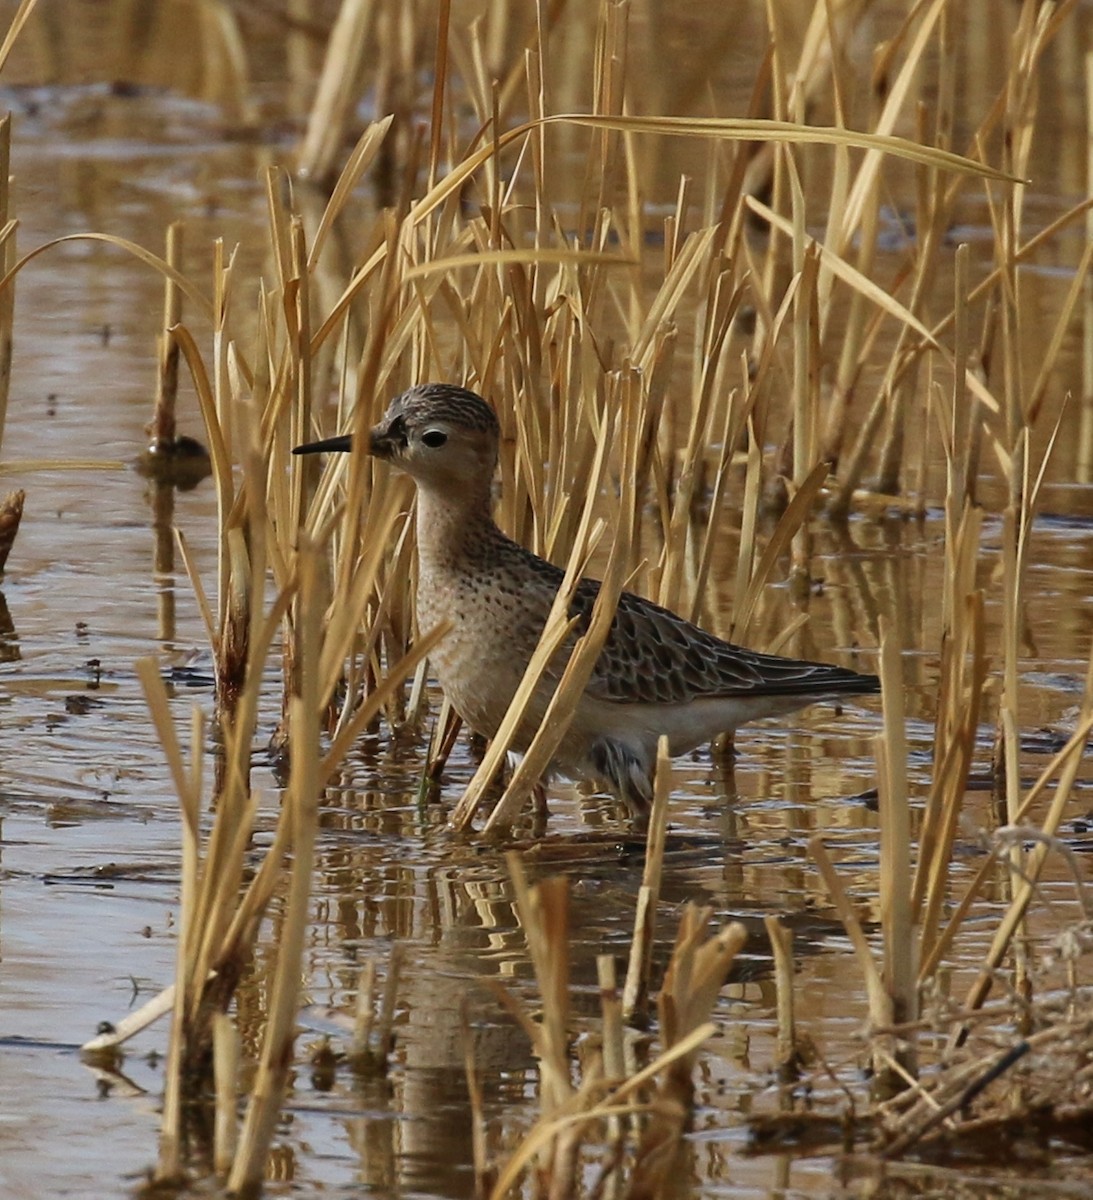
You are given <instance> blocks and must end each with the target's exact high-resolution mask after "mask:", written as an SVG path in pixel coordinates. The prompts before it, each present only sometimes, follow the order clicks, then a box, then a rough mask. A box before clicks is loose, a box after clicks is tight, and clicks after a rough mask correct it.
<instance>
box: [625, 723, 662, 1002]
mask: <svg viewBox="0 0 1093 1200" xmlns="http://www.w3.org/2000/svg"><path fill="white" fill-rule="evenodd" d="M671 784H672V760H671V758H670V757H669V753H668V739H667V738H666V737H661V738H659V739H658V741H657V762H656V773H655V775H654V777H653V806H652V811H651V812H650V814H649V830H648V833H647V835H646V841H645V866H644V869H643V871H642V877H641V888H640V889H639V891H638V903H637V907H636V909H635V912H634V934H633V937H632V938H631V939H630V958H629V963H628V965H627V968H626V985H625V987H624V988H623V994H622V1015H623V1019H624V1020H626V1021H632V1020H634V1018H635V1016H637V1015H638V1014H639V1013H641V1012H642V1011H643V1010H644V1008H645V1005H646V1001H647V998H648V992H649V971H650V968H651V966H652V962H653V938H654V937H655V935H656V910H657V904H658V903H659V901H660V878H661V872H662V870H663V867H664V843H665V838H666V836H667V830H668V797H669V795H670V794H671Z"/></svg>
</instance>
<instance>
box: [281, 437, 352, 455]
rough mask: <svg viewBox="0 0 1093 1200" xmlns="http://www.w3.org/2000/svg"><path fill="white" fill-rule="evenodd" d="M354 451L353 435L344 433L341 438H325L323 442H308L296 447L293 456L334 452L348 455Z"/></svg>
mask: <svg viewBox="0 0 1093 1200" xmlns="http://www.w3.org/2000/svg"><path fill="white" fill-rule="evenodd" d="M352 449H353V435H352V434H349V433H343V434H342V435H341V437H332V438H325V439H324V440H323V441H321V442H306V443H305V444H304V445H302V446H295V447H294V448H293V451H292V453H293V454H326V453H327V452H331V453H333V452H334V451H342V452H343V453H346V454H348V453H349V451H350V450H352Z"/></svg>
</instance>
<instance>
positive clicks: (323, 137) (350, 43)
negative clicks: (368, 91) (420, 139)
mask: <svg viewBox="0 0 1093 1200" xmlns="http://www.w3.org/2000/svg"><path fill="white" fill-rule="evenodd" d="M375 9H376V5H375V4H374V3H373V0H344V2H343V3H342V4H340V5H339V7H338V15H337V16H336V17H335V19H334V25H333V27H332V29H331V31H330V38H329V41H328V42H327V47H326V56H325V58H324V60H323V67H322V71H321V73H320V75H319V83H318V87H317V88H316V91H315V100H314V102H313V104H312V105H311V110H310V112H309V113H308V119H307V130H306V132H305V134H304V139H303V142H302V144H301V146H300V150H299V153H298V155H297V163H296V169H297V171H298V172H299V174H300V175H301V176H302V177H303V178H305V179H313V180H315V181H317V182H318V183H319V184H326V183H328V182H330V181H331V180H333V179H334V178H335V176H336V161H337V157H338V154H339V152H340V151H341V148H342V143H343V142H344V140H345V134H346V128H347V125H348V122H349V118H350V116H351V115H352V111H353V106H354V104H355V102H356V100H357V91H358V81H359V78H360V73H361V64H362V61H363V57H364V47H365V42H366V39H367V37H368V32H369V28H370V26H371V25H372V22H373V20H374V17H375Z"/></svg>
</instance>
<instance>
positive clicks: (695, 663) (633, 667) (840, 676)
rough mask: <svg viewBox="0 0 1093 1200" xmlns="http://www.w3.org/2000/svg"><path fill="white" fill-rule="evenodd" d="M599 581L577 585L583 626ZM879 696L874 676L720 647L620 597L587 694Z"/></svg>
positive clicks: (575, 612)
mask: <svg viewBox="0 0 1093 1200" xmlns="http://www.w3.org/2000/svg"><path fill="white" fill-rule="evenodd" d="M599 588H600V585H599V582H598V581H597V580H592V579H585V580H582V581H581V583H580V584H579V585H578V588H577V591H576V593H575V595H574V598H573V603H572V605H571V608H570V614H571V615H572V616H576V617H578V618H580V621H579V624H580V626H582V627H587V623H588V621H589V620H590V618H591V612H592V606H593V604H594V603H595V600H596V595H597V593H598V592H599ZM876 690H877V680H876V678H875V677H874V676H872V675H861V674H859V673H858V672H856V671H851V670H848V669H846V668H845V667H835V666H830V665H829V664H826V663H813V662H805V661H801V660H798V659H792V658H784V657H782V656H781V655H777V654H760V653H759V652H757V651H755V650H747V649H745V648H744V647H742V646H734V645H732V643H730V642H725V641H722V640H721V638H719V637H715V636H714V635H713V634H712V633H707V632H706V631H705V630H704V629H700V628H699V627H698V626H697V625H693V624H692V623H691V622H690V621H686V620H684V619H683V618H682V617H679V616H677V615H676V614H675V613H672V612H669V611H668V609H666V608H662V607H661V606H660V605H659V604H654V603H653V602H652V601H651V600H646V599H644V598H643V597H641V596H635V595H634V594H633V593H631V592H623V594H622V595H621V597H620V598H619V605H618V609H617V611H616V613H615V618H614V620H613V621H612V623H611V629H610V631H609V632H608V635H607V641H606V642H605V643H604V648H603V651H602V652H601V654H600V657H599V659H598V660H597V662H596V666H595V668H594V669H593V672H592V677H591V679H590V680H589V682H588V688H587V692H588V694H589V695H591V696H595V697H596V698H597V699H601V700H610V701H614V702H616V703H620V704H627V703H630V704H634V703H637V704H666V703H667V704H685V703H687V702H688V701H690V700H696V699H700V698H714V697H747V696H778V695H810V694H811V695H816V696H821V695H830V694H833V693H840V692H842V693H847V694H853V693H865V692H872V691H876Z"/></svg>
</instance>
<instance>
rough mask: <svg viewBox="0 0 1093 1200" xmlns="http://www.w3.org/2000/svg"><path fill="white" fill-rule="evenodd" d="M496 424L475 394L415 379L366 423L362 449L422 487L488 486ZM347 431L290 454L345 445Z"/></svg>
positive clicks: (343, 448) (347, 444)
mask: <svg viewBox="0 0 1093 1200" xmlns="http://www.w3.org/2000/svg"><path fill="white" fill-rule="evenodd" d="M500 435H501V427H500V425H499V424H498V422H497V417H496V415H495V414H494V411H493V409H492V408H491V407H490V406H489V404H487V403H486V401H485V400H483V399H482V397H481V396H478V395H476V394H475V393H474V392H471V391H468V390H467V389H466V388H462V387H456V386H454V385H452V384H447V383H421V384H417V385H416V386H414V387H412V388H410V389H409V390H407V391H405V392H403V393H402V395H401V396H396V397H395V399H394V400H392V401H391V403H390V404H389V405H388V407H387V411H386V412H385V413H384V414H383V419H382V420H380V421H379V422H378V423H377V424H375V425H373V426H372V429H371V431H370V432H369V435H368V452H369V453H370V454H372V455H374V456H375V457H376V458H382V459H384V460H385V461H387V462H389V463H391V464H392V466H396V467H398V468H399V469H400V470H403V471H405V472H406V473H407V474H408V475H411V476H413V478H414V479H415V480H416V481H417V482H418V483H419V484H421V485H423V486H425V487H441V488H445V489H452V488H465V489H474V490H475V491H480V490H481V489H482V488H483V487H485V488H488V487H489V484H490V481H491V480H492V479H493V473H494V470H495V469H496V466H497V450H498V444H499V442H500ZM352 445H353V442H352V438H351V437H350V436H348V435H345V436H342V437H335V438H329V439H327V440H326V441H323V442H311V443H309V444H308V445H306V446H297V447H296V449H295V450H294V451H293V453H294V454H308V453H312V452H316V451H324V450H327V451H337V450H341V451H347V450H350V449H351V448H352Z"/></svg>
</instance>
